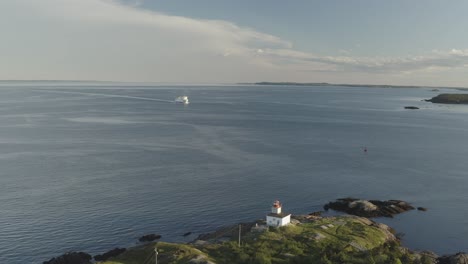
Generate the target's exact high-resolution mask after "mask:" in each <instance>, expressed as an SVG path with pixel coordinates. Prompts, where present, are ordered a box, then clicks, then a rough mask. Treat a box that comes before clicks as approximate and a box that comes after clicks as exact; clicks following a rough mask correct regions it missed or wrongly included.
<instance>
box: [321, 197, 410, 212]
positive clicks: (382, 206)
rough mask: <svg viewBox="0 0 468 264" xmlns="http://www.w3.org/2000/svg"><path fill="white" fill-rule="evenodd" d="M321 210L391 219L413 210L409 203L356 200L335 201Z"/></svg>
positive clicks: (343, 199)
mask: <svg viewBox="0 0 468 264" xmlns="http://www.w3.org/2000/svg"><path fill="white" fill-rule="evenodd" d="M323 208H324V209H325V210H328V209H333V210H335V211H341V212H345V213H348V214H352V215H357V216H363V217H381V216H384V217H393V215H396V214H400V213H403V212H406V211H409V210H413V209H414V207H413V206H411V205H410V204H409V203H407V202H404V201H400V200H388V201H379V200H369V201H368V200H361V199H356V198H342V199H337V200H336V201H334V202H329V203H327V204H326V205H325V206H324V207H323Z"/></svg>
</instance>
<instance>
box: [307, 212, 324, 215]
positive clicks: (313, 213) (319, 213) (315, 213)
mask: <svg viewBox="0 0 468 264" xmlns="http://www.w3.org/2000/svg"><path fill="white" fill-rule="evenodd" d="M322 213H323V211H317V212H312V213H310V214H309V215H312V216H321V215H322Z"/></svg>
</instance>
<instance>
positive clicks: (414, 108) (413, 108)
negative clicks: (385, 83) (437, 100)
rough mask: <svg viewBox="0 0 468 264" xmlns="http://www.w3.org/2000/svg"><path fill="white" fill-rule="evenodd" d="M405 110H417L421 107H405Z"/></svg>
mask: <svg viewBox="0 0 468 264" xmlns="http://www.w3.org/2000/svg"><path fill="white" fill-rule="evenodd" d="M405 109H412V110H416V109H419V107H417V106H405Z"/></svg>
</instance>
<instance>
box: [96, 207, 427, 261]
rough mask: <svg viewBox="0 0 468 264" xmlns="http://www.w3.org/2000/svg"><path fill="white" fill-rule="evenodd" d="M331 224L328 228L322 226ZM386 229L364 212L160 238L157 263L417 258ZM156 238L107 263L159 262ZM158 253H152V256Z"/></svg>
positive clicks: (408, 259) (404, 259) (399, 259)
mask: <svg viewBox="0 0 468 264" xmlns="http://www.w3.org/2000/svg"><path fill="white" fill-rule="evenodd" d="M329 224H332V225H333V226H332V227H327V229H323V228H321V226H327V225H329ZM317 236H318V237H319V238H317ZM388 236H391V235H389V233H388V232H387V231H383V230H382V229H380V228H378V227H376V226H375V225H372V222H370V221H368V220H366V219H363V218H359V217H347V216H341V217H329V218H322V219H319V220H316V221H313V222H310V223H302V224H298V225H289V226H286V227H280V228H271V229H270V231H266V232H263V233H254V232H251V233H248V234H247V235H245V236H244V237H243V238H242V244H241V247H239V246H238V244H237V241H228V242H223V243H214V244H204V245H193V244H171V243H164V242H158V243H157V247H158V250H159V252H160V254H159V255H158V263H160V264H166V263H176V264H177V263H187V262H188V261H189V260H191V259H194V258H197V257H201V258H204V259H206V260H210V261H212V262H214V263H218V264H221V263H229V264H235V263H258V264H271V263H275V264H286V263H363V264H364V263H418V262H414V258H413V257H412V255H411V254H409V253H405V251H402V250H400V246H399V243H398V242H395V241H388V240H387V237H388ZM155 246H156V243H153V244H148V245H145V246H140V247H135V248H132V249H130V250H127V251H126V252H125V253H123V254H121V255H120V256H118V257H116V258H113V259H110V260H109V261H107V262H103V263H102V264H137V263H138V264H144V263H145V260H146V261H147V263H154V254H152V252H153V250H154V247H155ZM152 255H153V256H152Z"/></svg>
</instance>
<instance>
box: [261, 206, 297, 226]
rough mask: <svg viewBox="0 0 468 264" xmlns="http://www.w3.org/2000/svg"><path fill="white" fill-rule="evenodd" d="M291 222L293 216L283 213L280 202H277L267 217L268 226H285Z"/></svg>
mask: <svg viewBox="0 0 468 264" xmlns="http://www.w3.org/2000/svg"><path fill="white" fill-rule="evenodd" d="M290 222H291V214H285V213H283V212H282V211H281V203H280V201H275V202H274V203H273V206H272V207H271V213H269V214H268V215H267V217H266V223H267V225H268V226H285V225H288V224H289V223H290Z"/></svg>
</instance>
